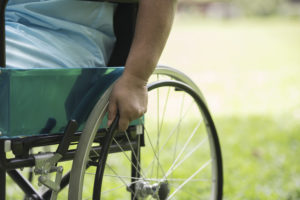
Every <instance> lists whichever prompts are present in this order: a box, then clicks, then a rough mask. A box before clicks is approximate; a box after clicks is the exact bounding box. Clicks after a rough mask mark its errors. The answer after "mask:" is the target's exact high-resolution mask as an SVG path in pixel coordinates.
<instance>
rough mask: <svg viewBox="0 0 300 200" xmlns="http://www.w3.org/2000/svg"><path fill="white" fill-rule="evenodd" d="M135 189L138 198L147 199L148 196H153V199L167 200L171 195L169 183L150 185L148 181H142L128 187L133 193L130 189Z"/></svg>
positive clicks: (162, 182)
mask: <svg viewBox="0 0 300 200" xmlns="http://www.w3.org/2000/svg"><path fill="white" fill-rule="evenodd" d="M133 187H134V188H135V193H136V196H137V197H138V198H142V199H144V198H146V197H148V196H152V198H153V199H157V200H166V199H167V197H168V195H169V193H170V188H169V184H168V182H167V181H161V182H159V183H154V184H152V185H151V184H150V183H149V182H147V181H144V180H140V181H138V182H136V183H133V184H131V185H130V186H129V187H128V190H129V191H132V189H130V188H133Z"/></svg>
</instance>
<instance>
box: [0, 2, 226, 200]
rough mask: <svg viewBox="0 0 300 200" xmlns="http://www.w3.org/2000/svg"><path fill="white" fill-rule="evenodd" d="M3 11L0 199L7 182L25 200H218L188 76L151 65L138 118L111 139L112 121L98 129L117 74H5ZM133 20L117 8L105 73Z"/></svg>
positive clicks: (202, 116)
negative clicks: (144, 110)
mask: <svg viewBox="0 0 300 200" xmlns="http://www.w3.org/2000/svg"><path fill="white" fill-rule="evenodd" d="M6 3H7V1H1V3H0V5H1V30H0V32H1V39H0V48H1V55H0V66H1V67H2V68H0V99H1V104H0V199H1V200H4V199H6V197H7V196H8V194H7V192H6V191H7V190H6V189H7V187H10V185H11V183H10V185H8V184H7V183H6V182H7V178H6V175H8V176H9V177H10V178H11V180H12V181H13V182H14V183H15V184H16V185H18V186H19V187H20V188H21V190H22V191H23V192H24V196H25V197H24V199H39V200H42V199H67V198H68V199H70V200H75V199H76V200H77V199H78V200H81V199H135V200H138V199H159V200H165V199H211V200H219V199H222V187H223V171H222V157H221V149H220V144H219V140H218V136H217V130H216V127H215V125H214V122H213V119H212V117H211V115H210V112H209V110H208V107H207V103H206V101H205V100H204V97H203V95H202V93H201V92H200V90H199V89H198V87H197V85H196V84H195V83H194V82H193V81H192V80H191V79H190V78H189V77H187V76H186V75H185V74H183V73H182V72H180V71H178V70H176V69H173V68H171V67H167V66H157V68H156V70H155V72H154V73H153V75H152V77H151V78H150V81H149V84H148V90H149V103H148V104H149V105H148V111H147V113H146V114H145V115H144V116H143V117H141V118H139V119H137V120H135V121H133V122H131V124H130V126H129V128H128V129H127V131H125V132H119V131H118V130H117V122H118V117H117V118H116V120H115V121H114V122H113V124H112V125H111V127H107V126H106V122H107V112H106V111H107V106H108V100H109V95H110V91H111V89H112V87H113V84H114V82H115V81H116V80H117V79H118V77H120V75H121V74H122V72H123V67H106V68H82V69H80V68H71V69H70V68H68V69H29V70H20V69H6V68H5V19H4V11H5V6H6ZM128 10H131V12H130V13H131V14H130V15H129V14H128V13H129V12H128ZM136 11H137V4H136V3H130V4H128V3H119V4H118V8H117V11H116V16H115V19H114V20H115V22H114V23H115V29H116V37H117V42H116V46H115V49H114V51H113V53H112V56H111V59H110V62H109V66H123V65H124V63H125V60H126V57H127V55H128V52H129V47H130V43H131V40H132V37H133V28H134V20H135V16H136ZM124 13H126V14H124ZM120 16H122V17H120ZM124 25H125V26H126V27H129V28H125V29H124ZM118 27H121V28H118ZM124 36H126V37H124ZM49 146H50V148H49ZM35 149H37V150H38V151H39V152H35ZM66 162H67V163H69V164H66V165H65V164H64V163H66ZM23 169H29V171H30V170H32V171H34V174H35V175H33V172H30V173H29V177H27V176H28V174H26V173H25V172H23V171H25V170H23ZM33 169H34V170H33ZM66 169H68V170H67V171H68V172H64V171H66ZM32 176H35V177H37V180H33V181H32ZM37 183H38V185H41V186H42V188H43V190H42V191H39V189H38V188H36V185H37ZM7 198H8V199H9V198H15V197H7Z"/></svg>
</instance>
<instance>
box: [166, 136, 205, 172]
mask: <svg viewBox="0 0 300 200" xmlns="http://www.w3.org/2000/svg"><path fill="white" fill-rule="evenodd" d="M206 141H207V138H205V139H204V140H202V141H201V142H200V143H199V144H198V145H197V146H195V147H194V148H193V149H192V150H191V151H190V152H189V153H187V154H186V155H185V157H184V158H183V159H182V160H181V161H179V162H178V163H177V164H176V165H174V166H173V167H171V169H172V170H170V171H168V172H167V174H166V176H167V177H168V176H169V175H170V174H172V172H173V171H174V170H175V169H176V168H177V167H179V166H180V165H181V164H182V163H183V162H184V161H185V160H186V159H188V158H189V157H190V156H191V155H192V154H193V153H194V152H195V151H196V150H197V149H199V148H200V147H201V146H202V145H203V144H204V143H205V142H206ZM173 163H175V162H173Z"/></svg>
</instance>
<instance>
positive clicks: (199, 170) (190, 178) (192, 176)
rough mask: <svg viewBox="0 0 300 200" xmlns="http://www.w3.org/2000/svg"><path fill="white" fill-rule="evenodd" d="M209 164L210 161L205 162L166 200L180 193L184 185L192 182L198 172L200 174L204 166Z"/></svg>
mask: <svg viewBox="0 0 300 200" xmlns="http://www.w3.org/2000/svg"><path fill="white" fill-rule="evenodd" d="M210 163H211V160H209V161H207V162H206V163H205V164H204V165H202V166H201V167H200V168H199V169H198V170H197V171H196V172H195V173H194V174H193V175H191V176H190V177H189V178H187V179H186V180H185V181H184V182H183V183H182V184H181V185H180V186H178V188H176V190H175V191H174V192H173V193H172V194H171V195H170V196H169V197H168V199H172V198H173V197H174V195H175V194H176V193H177V192H178V191H180V190H181V189H182V188H183V186H184V185H185V184H187V183H188V182H189V181H190V180H192V179H193V178H194V177H195V176H196V175H197V174H199V172H201V171H202V170H203V169H204V168H205V167H206V166H208V165H209V164H210Z"/></svg>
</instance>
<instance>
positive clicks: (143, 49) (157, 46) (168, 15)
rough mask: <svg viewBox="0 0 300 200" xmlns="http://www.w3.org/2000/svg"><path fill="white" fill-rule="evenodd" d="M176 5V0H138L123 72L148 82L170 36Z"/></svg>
mask: <svg viewBox="0 0 300 200" xmlns="http://www.w3.org/2000/svg"><path fill="white" fill-rule="evenodd" d="M175 7H176V1H175V0H140V4H139V11H138V16H137V22H136V28H135V36H134V39H133V43H132V46H131V49H130V53H129V55H128V58H127V61H126V65H125V72H124V74H127V75H128V76H133V77H137V78H139V79H141V81H145V82H147V80H148V78H149V77H150V75H151V74H152V72H153V70H154V69H155V67H156V65H157V62H158V60H159V58H160V55H161V53H162V50H163V48H164V46H165V43H166V41H167V38H168V36H169V32H170V29H171V26H172V22H173V18H174V12H175Z"/></svg>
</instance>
